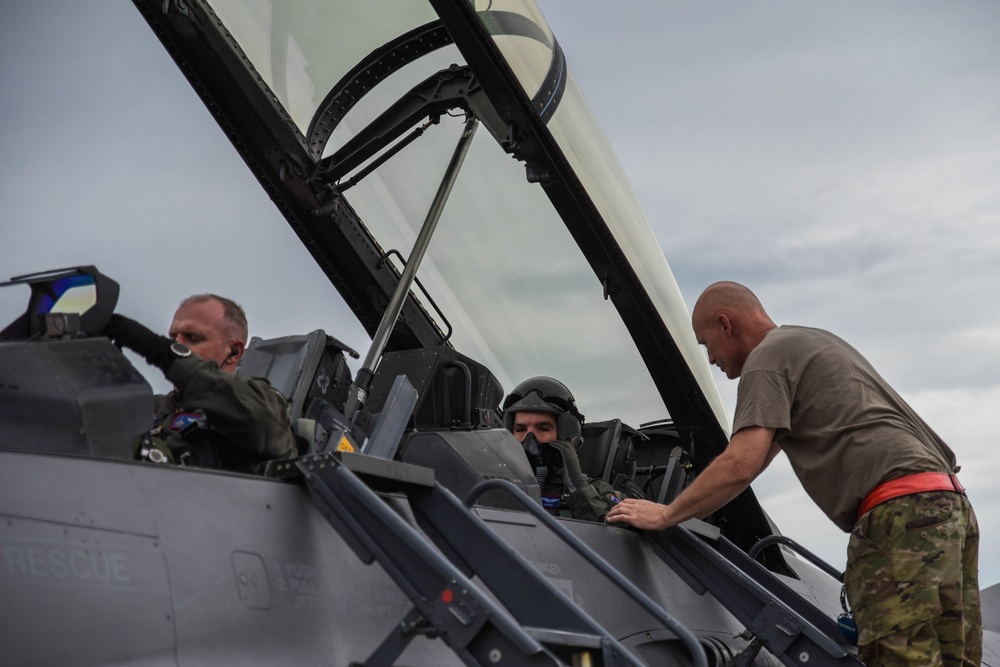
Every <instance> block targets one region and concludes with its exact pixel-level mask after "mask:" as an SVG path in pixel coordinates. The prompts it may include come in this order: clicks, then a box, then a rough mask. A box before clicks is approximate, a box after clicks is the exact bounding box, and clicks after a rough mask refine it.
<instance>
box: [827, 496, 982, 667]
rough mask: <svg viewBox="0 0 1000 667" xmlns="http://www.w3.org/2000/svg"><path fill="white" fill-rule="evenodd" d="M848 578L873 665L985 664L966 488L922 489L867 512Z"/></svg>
mask: <svg viewBox="0 0 1000 667" xmlns="http://www.w3.org/2000/svg"><path fill="white" fill-rule="evenodd" d="M844 583H845V585H846V586H847V598H848V600H849V601H850V604H851V609H852V610H853V611H854V617H855V621H856V623H857V625H858V657H859V658H860V659H861V661H862V662H864V663H865V664H866V665H868V666H869V667H874V666H875V665H879V666H885V667H894V666H896V665H929V666H935V667H936V666H942V667H944V666H955V667H959V666H963V667H972V666H975V667H979V665H980V662H981V658H982V652H983V626H982V617H981V614H980V610H979V526H978V524H977V523H976V515H975V514H974V513H973V511H972V505H970V504H969V501H968V499H967V498H966V497H965V496H964V495H962V494H958V493H954V492H951V491H929V492H924V493H917V494H913V495H910V496H903V497H900V498H895V499H893V500H889V501H887V502H885V503H882V504H881V505H878V506H876V507H875V508H874V509H872V510H871V511H870V512H868V513H867V514H865V515H864V516H863V517H861V519H859V520H858V522H857V524H855V526H854V530H853V531H852V533H851V540H850V544H849V545H848V548H847V572H846V573H845V576H844Z"/></svg>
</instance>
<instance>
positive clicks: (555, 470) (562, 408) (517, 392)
mask: <svg viewBox="0 0 1000 667" xmlns="http://www.w3.org/2000/svg"><path fill="white" fill-rule="evenodd" d="M503 410H504V414H503V419H504V427H505V428H506V429H507V430H508V431H510V432H511V433H513V434H514V437H515V438H517V441H518V442H520V443H521V446H522V447H523V448H524V453H525V455H526V456H527V457H528V461H529V462H530V463H531V465H532V468H533V469H534V471H535V478H536V480H537V481H538V487H539V489H540V491H541V494H542V505H543V506H544V507H545V509H546V510H548V511H549V513H551V514H554V515H557V516H571V517H573V518H574V519H586V520H589V521H603V520H604V515H605V514H606V513H607V511H608V509H609V508H610V507H611V506H612V505H614V504H615V503H617V502H618V497H617V496H616V494H615V490H614V488H613V487H612V486H611V485H610V484H608V483H607V482H605V481H603V480H595V479H590V478H589V477H587V475H585V474H584V473H583V472H582V470H581V467H580V459H579V457H578V455H577V449H578V448H579V447H580V445H581V444H582V441H583V421H584V416H583V415H581V414H580V411H579V410H578V409H577V407H576V400H575V399H574V398H573V394H572V393H570V391H569V389H568V388H567V387H566V385H564V384H563V383H562V382H559V381H558V380H555V379H553V378H550V377H542V376H539V377H533V378H530V379H528V380H525V381H524V382H522V383H521V384H519V385H517V386H516V387H514V390H513V391H511V392H510V395H508V396H507V398H506V399H505V400H504V404H503Z"/></svg>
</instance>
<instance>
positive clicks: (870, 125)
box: [0, 0, 1000, 587]
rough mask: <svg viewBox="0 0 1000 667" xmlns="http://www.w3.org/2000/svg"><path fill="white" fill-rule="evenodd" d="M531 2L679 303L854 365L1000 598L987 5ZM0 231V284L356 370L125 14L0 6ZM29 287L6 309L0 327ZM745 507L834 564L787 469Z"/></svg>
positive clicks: (354, 333)
mask: <svg viewBox="0 0 1000 667" xmlns="http://www.w3.org/2000/svg"><path fill="white" fill-rule="evenodd" d="M540 5H541V8H542V11H543V13H544V14H545V16H546V18H547V19H548V21H549V23H550V26H551V27H552V28H553V31H554V32H555V34H556V36H557V38H558V39H559V42H560V44H561V46H562V48H563V50H564V52H565V54H566V57H567V60H568V63H569V66H570V68H571V70H572V71H573V73H574V75H575V77H576V79H577V80H578V82H579V84H580V85H581V87H582V89H583V91H584V93H585V95H586V96H587V99H588V100H589V102H590V105H591V107H592V108H593V111H594V113H595V115H596V116H597V118H598V119H599V121H600V123H601V125H602V126H603V128H604V130H605V132H606V133H607V135H608V137H609V139H610V142H611V145H612V146H613V147H614V148H615V150H616V152H617V154H618V157H619V159H620V161H621V163H622V165H623V167H624V169H625V172H626V173H627V174H628V176H629V178H630V180H631V183H632V186H633V188H634V190H635V193H636V196H637V197H638V199H639V201H640V203H641V204H642V206H643V209H644V210H645V213H646V216H647V218H648V219H649V221H650V224H651V225H652V228H653V230H654V232H655V234H656V236H657V238H658V240H659V242H660V245H661V246H662V248H663V251H664V254H665V255H666V257H667V260H668V261H669V263H670V265H671V267H672V269H673V272H674V274H675V277H676V279H677V282H678V284H679V286H680V288H681V290H682V292H683V294H684V297H685V299H686V301H687V303H688V304H689V305H690V304H693V303H694V301H695V299H696V298H697V296H698V294H699V293H700V291H701V289H702V288H703V287H705V286H706V285H707V284H709V283H711V282H714V281H716V280H723V279H730V280H737V281H739V282H742V283H744V284H746V285H748V286H749V287H751V289H753V290H754V291H755V292H756V293H757V295H758V296H759V297H760V298H761V300H762V301H763V303H764V304H765V306H766V307H767V308H768V310H769V312H770V313H771V315H772V317H773V318H774V319H775V321H777V322H778V323H785V324H793V323H794V324H802V325H808V326H818V327H822V328H826V329H829V330H831V331H834V332H835V333H837V334H838V335H840V336H842V337H844V338H845V339H847V340H848V341H849V342H851V343H852V344H853V345H854V346H855V347H856V348H857V349H859V350H860V351H861V352H862V353H863V354H864V355H866V356H867V357H868V358H869V360H871V361H872V362H873V364H874V365H875V367H876V368H877V369H879V370H880V372H881V373H882V374H883V376H885V377H886V379H888V380H889V382H890V383H891V384H893V385H894V386H895V387H896V389H897V390H898V391H899V392H900V393H901V394H902V395H903V397H904V398H905V399H906V400H907V401H909V402H910V403H911V404H912V405H913V406H914V407H915V408H916V409H917V411H918V412H919V413H920V414H921V415H922V416H923V417H924V418H925V420H926V421H927V422H928V423H929V424H930V425H931V426H932V427H933V428H934V429H935V430H936V431H937V432H938V433H939V434H940V435H941V436H942V437H943V438H944V439H945V440H946V441H947V442H948V443H949V444H950V446H951V447H952V448H953V449H954V451H955V452H956V454H957V457H958V460H959V463H960V464H961V465H962V471H961V473H960V478H961V479H962V481H963V483H964V484H965V485H966V486H967V487H968V489H969V497H970V498H971V499H972V502H973V504H974V506H975V508H976V511H977V513H978V516H979V521H980V525H981V528H982V547H981V554H982V556H981V572H982V583H983V585H984V587H985V586H986V585H989V584H993V583H997V582H998V581H1000V558H997V557H996V554H997V553H998V552H1000V484H997V483H996V481H995V480H997V479H1000V453H998V452H997V451H996V450H997V445H998V443H997V441H998V437H997V435H996V431H995V424H996V422H997V417H998V414H1000V410H998V407H997V406H998V404H1000V379H998V373H997V371H998V369H1000V312H998V309H997V308H996V303H997V299H998V296H997V295H998V294H1000V268H998V267H1000V185H998V184H1000V4H997V3H995V2H991V1H989V0H979V1H976V0H969V1H966V2H963V3H948V4H944V3H934V2H920V1H915V2H905V3H904V2H888V1H883V0H880V1H877V2H861V1H859V0H858V1H845V2H838V3H803V2H791V1H782V2H767V3H763V2H743V1H739V2H737V1H736V0H724V1H720V2H713V3H692V2H673V1H665V0H656V1H646V0H643V1H638V0H636V1H631V2H615V3H612V2H597V1H596V0H572V1H570V0H541V2H540ZM0 211H2V212H3V213H2V218H0V220H2V221H0V279H6V278H8V277H10V276H14V275H19V274H23V273H30V272H34V271H40V270H45V269H53V268H61V267H64V266H74V265H78V264H84V263H93V264H96V265H97V266H98V267H99V268H100V269H101V270H102V271H104V272H105V273H107V274H109V275H111V276H113V277H115V278H116V279H117V280H118V281H119V282H120V283H121V284H122V294H121V297H120V300H119V307H118V310H119V311H120V312H122V313H124V314H127V315H129V316H130V317H133V318H135V319H137V320H139V321H142V322H144V323H145V324H147V325H148V326H150V327H151V328H156V329H159V330H165V329H166V328H167V325H168V324H169V318H170V315H171V313H172V311H173V305H174V304H176V303H177V302H178V301H179V300H180V299H181V298H183V297H185V296H187V295H189V294H192V293H196V292H204V291H212V292H219V293H222V294H239V295H240V300H241V302H242V303H243V305H244V307H245V308H246V310H247V312H248V315H249V317H250V320H251V329H252V333H253V334H255V335H258V336H261V337H264V338H268V337H273V336H280V335H286V334H289V333H305V332H308V331H311V330H313V329H317V328H323V329H324V330H326V331H327V332H328V333H331V334H333V335H335V336H337V337H338V338H340V339H342V340H344V341H345V342H347V343H348V344H349V345H352V346H354V347H356V348H357V349H359V350H360V351H362V353H363V352H364V350H365V349H366V347H367V340H368V339H367V337H366V336H365V334H364V331H363V330H362V329H361V327H360V325H358V324H357V323H356V322H355V321H354V319H353V317H352V316H351V315H350V314H349V312H348V311H347V309H346V307H345V306H344V305H343V302H342V300H341V299H340V297H339V295H337V294H336V292H335V290H334V289H333V288H332V287H331V286H330V285H329V284H328V282H327V280H326V278H325V276H324V275H323V274H322V273H321V272H320V271H319V269H318V268H316V267H315V265H314V263H313V261H312V259H311V258H310V256H309V255H308V253H307V252H306V251H305V250H304V249H303V248H302V247H301V245H300V244H299V242H298V240H297V239H296V238H295V236H294V234H292V232H291V231H290V230H289V229H288V227H287V225H286V224H285V223H284V221H283V219H282V218H281V217H280V215H279V214H278V213H277V211H276V210H275V208H274V206H273V204H272V203H271V202H270V200H269V199H268V198H267V197H266V195H265V194H264V193H263V191H262V190H261V189H260V187H259V186H258V184H257V182H256V180H255V179H254V178H253V177H252V176H251V174H250V172H249V171H248V170H247V169H246V167H245V165H244V164H243V163H242V161H241V160H240V158H239V157H238V156H237V154H236V152H235V150H234V149H233V148H232V147H231V146H230V144H229V142H228V140H227V139H226V138H225V137H224V136H223V134H222V132H221V131H220V130H219V129H218V127H217V125H216V124H215V122H214V121H213V120H212V119H211V117H210V115H209V114H208V112H207V111H206V110H205V108H204V106H203V105H202V104H201V102H200V101H199V100H198V99H197V97H196V96H195V94H194V93H193V92H192V90H191V88H190V86H189V85H188V83H187V82H186V81H185V80H184V79H183V78H182V76H181V75H180V74H179V73H178V71H177V69H176V66H175V65H174V64H173V62H172V61H170V59H169V58H168V57H167V55H166V53H165V52H164V50H163V49H162V47H161V46H160V45H159V43H158V42H157V40H156V39H155V37H154V36H153V34H152V32H151V31H150V30H149V28H148V27H147V26H146V25H145V23H144V21H143V20H142V18H141V16H140V15H139V13H138V12H137V11H136V10H135V9H134V8H133V7H132V6H131V4H130V3H128V2H122V1H112V0H90V1H89V2H87V3H67V2H55V1H51V0H45V1H42V0H39V1H33V2H30V3H28V2H5V3H0ZM216 218H219V219H227V220H231V221H237V222H238V224H239V228H240V233H239V234H238V235H233V234H232V233H231V231H226V227H225V226H224V225H219V226H212V225H207V224H205V221H206V220H212V219H216ZM147 226H153V227H154V228H158V229H160V230H161V232H160V233H159V234H158V235H156V238H155V240H153V241H150V240H149V236H148V235H147V234H146V233H145V232H143V233H141V234H140V233H139V231H138V230H139V228H140V227H142V228H143V229H145V228H146V227H147ZM260 248H267V251H266V252H265V253H261V252H260V251H259V249H260ZM279 260H280V266H281V267H282V276H281V280H280V281H278V280H275V278H274V276H273V273H269V271H268V269H269V268H270V267H272V266H277V265H278V263H279ZM233 265H239V266H241V267H247V266H249V267H251V269H254V270H250V271H245V270H241V271H239V272H237V271H234V270H232V269H231V268H229V267H231V266H233ZM257 267H259V269H260V270H259V271H257V270H255V269H256V268H257ZM290 284H291V285H295V286H296V294H294V298H290V297H289V295H288V293H287V285H290ZM21 289H23V288H20V289H14V288H4V289H0V320H2V321H3V322H4V323H6V322H7V321H10V320H12V319H14V318H15V317H16V316H17V315H18V314H20V312H22V311H23V307H24V303H25V294H24V293H22V292H21V291H20V290H21ZM137 366H143V364H142V362H137ZM716 377H717V378H718V384H719V388H720V391H721V393H722V396H723V399H724V401H725V403H726V406H727V410H728V412H729V414H730V416H731V415H732V409H733V407H734V405H735V392H736V383H735V382H731V381H728V380H726V379H725V378H724V376H722V375H721V374H717V375H716ZM150 380H151V383H152V384H153V385H154V388H155V389H157V390H160V391H162V390H164V389H165V388H166V384H165V382H164V381H163V380H162V378H156V377H153V376H150ZM582 407H583V411H584V412H585V413H586V412H587V410H586V406H582ZM831 483H836V480H831ZM754 489H755V491H756V493H757V495H758V496H759V498H760V500H761V503H762V504H763V506H764V507H765V509H766V510H767V511H768V512H769V513H770V514H771V516H772V517H773V518H774V520H775V521H776V523H777V524H778V526H779V528H780V529H781V530H782V532H783V533H784V534H786V535H788V536H790V537H792V538H794V539H796V540H797V541H799V542H801V543H802V544H803V545H804V546H806V547H807V548H809V549H811V550H813V551H815V552H816V553H818V554H819V555H821V556H822V557H824V558H825V559H826V560H828V561H829V562H831V563H832V564H834V565H835V566H837V567H842V566H843V562H844V551H845V549H846V544H847V536H846V535H844V534H843V533H840V532H839V531H838V530H837V529H836V528H835V527H834V526H833V524H831V523H830V522H829V521H828V520H827V519H826V518H825V517H823V516H822V515H821V514H820V512H819V510H817V509H816V508H815V506H813V505H812V503H811V501H809V500H808V498H807V497H806V496H805V494H804V492H803V491H802V490H801V487H800V486H799V485H798V483H797V482H796V480H795V479H794V475H793V474H792V472H791V470H790V468H789V467H788V465H787V463H786V462H785V461H784V458H783V457H779V459H778V460H776V461H775V463H774V464H773V465H772V466H771V468H770V469H768V470H767V471H766V472H765V473H764V474H763V475H762V477H761V478H759V479H758V481H757V482H756V483H755V485H754Z"/></svg>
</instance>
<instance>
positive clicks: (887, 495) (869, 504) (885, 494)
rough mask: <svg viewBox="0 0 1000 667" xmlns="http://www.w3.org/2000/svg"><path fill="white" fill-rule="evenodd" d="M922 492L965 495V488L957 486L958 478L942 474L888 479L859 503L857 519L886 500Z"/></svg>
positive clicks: (923, 473) (932, 473)
mask: <svg viewBox="0 0 1000 667" xmlns="http://www.w3.org/2000/svg"><path fill="white" fill-rule="evenodd" d="M924 491H955V492H957V493H965V487H964V486H962V485H961V484H959V482H958V477H955V475H949V474H948V473H943V472H918V473H916V474H914V475H906V476H905V477H898V478H896V479H890V480H889V481H888V482H882V483H881V484H879V485H878V486H876V487H875V488H874V489H872V492H871V493H869V494H868V496H867V497H866V498H865V499H864V500H862V501H861V506H860V507H858V518H859V519H860V518H861V517H862V516H864V515H865V514H867V513H868V511H869V510H871V509H872V508H873V507H875V506H876V505H881V504H882V503H884V502H885V501H887V500H892V499H893V498H899V497H900V496H909V495H912V494H914V493H923V492H924Z"/></svg>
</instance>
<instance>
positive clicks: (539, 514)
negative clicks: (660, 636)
mask: <svg viewBox="0 0 1000 667" xmlns="http://www.w3.org/2000/svg"><path fill="white" fill-rule="evenodd" d="M494 490H502V491H505V492H507V493H508V494H509V495H510V496H511V497H513V498H514V499H515V500H517V501H518V502H519V503H520V504H521V505H523V506H524V508H525V509H527V510H528V511H529V512H530V513H531V514H532V515H533V516H534V517H535V518H536V519H538V520H539V521H541V522H542V524H543V525H544V526H545V527H547V528H548V529H549V530H551V531H552V532H553V533H555V535H556V536H557V537H559V538H560V539H561V540H562V541H563V542H564V543H566V544H567V545H569V546H570V547H571V548H572V549H573V550H574V551H575V552H576V553H577V554H579V555H580V556H581V557H583V559H584V560H586V561H587V562H588V563H590V564H591V565H593V566H594V567H595V568H596V569H597V570H598V571H600V572H601V574H603V575H604V576H606V577H607V578H608V579H609V580H610V581H611V582H612V583H614V584H615V585H616V586H617V587H618V588H619V589H620V590H621V591H622V592H623V593H625V594H626V595H628V596H629V597H630V598H632V600H634V601H635V602H636V603H637V604H638V605H639V606H641V607H642V608H643V609H645V610H646V611H647V612H648V613H649V614H650V615H651V616H653V617H654V618H655V619H656V620H658V621H659V622H661V623H663V625H664V626H666V627H667V628H668V629H669V630H670V631H671V632H673V633H674V634H675V635H677V637H678V638H679V639H680V640H681V642H682V643H683V644H684V645H685V646H686V647H687V649H688V650H689V651H690V652H691V655H692V657H693V658H694V661H695V664H696V665H697V666H698V667H708V657H707V656H706V654H705V649H704V647H703V646H702V645H701V642H699V641H698V638H697V637H695V636H694V634H692V633H691V631H690V630H688V629H687V628H685V627H684V626H683V625H682V624H681V623H680V622H679V621H677V620H676V619H675V618H673V617H672V616H671V615H670V614H668V613H667V611H666V610H665V609H664V608H663V607H662V606H660V605H659V604H657V603H656V602H654V601H653V599H652V598H650V597H649V596H648V595H646V594H645V593H643V592H642V591H641V590H639V588H638V587H637V586H636V585H635V584H633V583H632V582H631V581H629V580H628V579H626V578H625V577H624V576H623V575H622V574H621V573H620V572H619V571H618V570H616V569H615V568H614V567H612V566H611V564H610V563H608V562H607V561H606V560H604V559H603V558H601V557H600V556H599V555H597V553H596V552H595V551H594V550H593V549H591V548H590V547H588V546H587V545H586V544H584V542H583V541H582V540H581V539H580V538H578V537H577V536H576V535H574V534H573V533H571V532H569V530H567V529H566V528H565V527H563V526H562V525H560V523H559V522H558V521H556V520H555V518H553V517H552V516H551V515H550V514H549V513H548V512H546V511H545V510H544V509H543V508H542V507H540V506H539V505H538V503H537V502H536V501H534V500H532V499H531V498H530V497H529V496H528V495H527V494H526V493H524V491H522V490H521V489H519V488H518V487H517V486H515V485H514V484H513V483H512V482H509V481H507V480H504V479H488V480H485V481H482V482H480V483H479V484H477V485H476V486H474V487H472V489H471V490H470V491H469V492H468V494H466V496H465V498H464V500H463V503H464V504H465V506H466V507H472V505H473V504H474V503H475V502H476V500H477V499H479V497H480V496H482V495H483V494H484V493H486V492H487V491H494Z"/></svg>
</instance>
